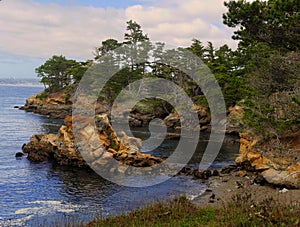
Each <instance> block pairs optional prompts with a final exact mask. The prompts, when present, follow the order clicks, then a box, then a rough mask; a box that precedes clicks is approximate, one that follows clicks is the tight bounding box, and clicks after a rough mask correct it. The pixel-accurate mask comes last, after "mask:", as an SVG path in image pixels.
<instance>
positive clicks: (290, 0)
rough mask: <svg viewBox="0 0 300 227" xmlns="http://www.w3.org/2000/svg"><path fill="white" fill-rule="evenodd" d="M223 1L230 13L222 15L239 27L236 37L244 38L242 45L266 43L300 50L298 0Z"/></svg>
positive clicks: (225, 19)
mask: <svg viewBox="0 0 300 227" xmlns="http://www.w3.org/2000/svg"><path fill="white" fill-rule="evenodd" d="M224 4H225V6H226V7H227V8H228V12H227V13H225V14H223V23H224V24H226V25H227V26H229V27H231V28H237V30H236V31H235V32H234V36H233V39H236V40H241V43H240V44H241V45H243V46H251V45H255V44H256V43H258V42H264V43H267V44H268V45H269V46H271V47H272V48H276V49H278V48H279V49H284V50H299V45H300V33H299V24H300V13H299V11H300V4H299V1H298V0H268V1H260V0H255V1H253V2H249V1H246V0H237V1H233V0H231V1H229V2H225V3H224Z"/></svg>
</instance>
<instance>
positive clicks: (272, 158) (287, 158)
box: [235, 132, 300, 188]
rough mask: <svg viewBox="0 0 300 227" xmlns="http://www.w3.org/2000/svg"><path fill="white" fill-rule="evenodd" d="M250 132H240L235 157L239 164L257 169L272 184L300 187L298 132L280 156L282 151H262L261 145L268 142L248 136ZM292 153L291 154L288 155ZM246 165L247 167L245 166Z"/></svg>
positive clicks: (253, 169) (299, 133)
mask: <svg viewBox="0 0 300 227" xmlns="http://www.w3.org/2000/svg"><path fill="white" fill-rule="evenodd" d="M250 134H251V133H250V132H245V133H240V154H239V156H238V157H237V158H236V160H235V161H236V163H237V164H238V165H239V166H245V168H246V169H247V170H249V165H250V168H252V169H251V170H252V171H257V172H259V173H260V174H261V176H262V177H263V178H264V179H265V180H266V181H267V182H268V183H271V184H274V185H280V186H285V187H289V188H300V162H299V160H298V157H299V149H298V148H299V147H298V146H299V145H300V140H298V138H300V132H298V133H296V134H294V135H293V138H290V140H291V141H292V142H291V143H290V147H286V149H287V150H288V152H286V153H285V155H284V156H283V157H282V154H281V153H282V152H284V151H272V150H271V151H268V152H263V151H262V150H263V147H265V146H267V145H268V143H269V142H261V141H260V139H259V138H256V137H253V136H250ZM288 154H292V155H288ZM246 166H247V167H246Z"/></svg>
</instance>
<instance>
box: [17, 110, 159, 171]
mask: <svg viewBox="0 0 300 227" xmlns="http://www.w3.org/2000/svg"><path fill="white" fill-rule="evenodd" d="M94 121H95V123H96V126H97V127H96V128H97V129H96V130H95V127H94V124H93V123H94ZM74 122H76V124H79V126H80V127H79V129H76V135H77V137H76V138H77V139H78V140H79V143H76V141H75V138H74V132H73V127H72V123H74ZM141 145H142V142H141V140H140V139H136V138H132V137H128V136H127V135H126V134H125V133H123V136H122V137H121V138H118V136H117V134H116V132H115V131H114V130H113V128H112V127H111V125H110V123H109V120H108V117H107V115H106V114H101V115H97V116H96V120H94V119H90V118H86V117H80V116H73V117H67V118H65V125H63V126H61V128H60V129H59V132H58V134H39V135H33V136H32V137H31V138H30V142H29V143H27V144H26V145H24V146H23V151H24V153H27V154H28V156H27V157H28V159H29V160H31V161H34V162H41V161H50V160H54V161H55V162H57V163H58V164H60V165H69V166H78V167H87V166H88V164H87V162H88V163H89V164H91V165H93V166H97V165H101V166H105V164H109V161H110V160H112V159H115V160H117V161H119V162H121V163H123V164H126V165H130V166H135V167H150V166H153V165H155V164H158V163H161V162H163V160H162V159H161V158H158V157H154V156H152V155H149V154H143V153H141V152H140V147H141ZM78 148H80V150H81V153H80V152H79V149H78ZM83 157H84V158H83ZM107 167H108V168H109V166H107ZM120 171H124V170H120Z"/></svg>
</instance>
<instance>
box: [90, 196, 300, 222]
mask: <svg viewBox="0 0 300 227" xmlns="http://www.w3.org/2000/svg"><path fill="white" fill-rule="evenodd" d="M299 225H300V205H299V204H298V205H295V204H294V205H292V204H291V205H289V206H284V205H280V204H278V203H277V202H276V201H275V200H273V199H272V198H269V199H266V200H264V201H262V202H260V203H254V202H253V201H252V199H251V195H250V194H244V195H237V196H234V197H233V198H232V201H231V202H230V203H228V204H227V205H224V207H221V208H213V207H207V208H199V207H197V206H196V205H194V204H192V203H191V202H190V201H189V200H188V199H187V198H186V197H184V196H181V197H178V198H176V199H174V200H172V201H170V202H158V203H155V204H151V205H149V206H147V207H145V208H142V209H140V210H136V211H132V212H130V213H128V214H124V215H120V216H117V217H110V218H107V219H99V220H95V221H93V222H91V223H89V224H88V225H87V227H98V226H99V227H100V226H105V227H107V226H116V227H118V226H120V227H121V226H122V227H125V226H136V227H140V226H155V227H156V226H187V227H192V226H299Z"/></svg>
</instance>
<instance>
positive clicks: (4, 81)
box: [0, 78, 43, 87]
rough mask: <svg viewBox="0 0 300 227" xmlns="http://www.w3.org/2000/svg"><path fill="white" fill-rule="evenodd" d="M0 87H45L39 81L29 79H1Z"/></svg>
mask: <svg viewBox="0 0 300 227" xmlns="http://www.w3.org/2000/svg"><path fill="white" fill-rule="evenodd" d="M0 85H11V86H13V85H18V86H39V87H43V85H42V84H41V83H40V82H39V80H38V79H27V78H25V79H24V78H20V79H19V78H0Z"/></svg>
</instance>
